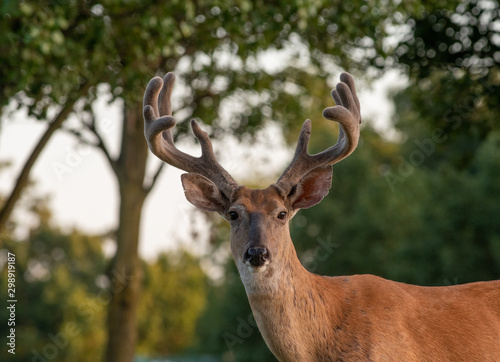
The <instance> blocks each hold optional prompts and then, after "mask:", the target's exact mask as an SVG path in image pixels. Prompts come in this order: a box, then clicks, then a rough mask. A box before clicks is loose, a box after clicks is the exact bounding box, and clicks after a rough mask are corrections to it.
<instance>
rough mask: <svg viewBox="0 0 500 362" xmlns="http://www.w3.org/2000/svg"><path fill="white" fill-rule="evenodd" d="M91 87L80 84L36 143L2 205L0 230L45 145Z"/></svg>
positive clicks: (86, 84)
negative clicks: (72, 96)
mask: <svg viewBox="0 0 500 362" xmlns="http://www.w3.org/2000/svg"><path fill="white" fill-rule="evenodd" d="M89 88H90V84H89V83H88V82H86V83H84V84H81V85H80V87H79V89H78V90H77V92H76V93H77V96H76V97H75V98H72V99H68V100H67V102H66V103H65V104H64V106H63V107H62V109H61V110H60V111H59V113H58V114H57V115H56V116H55V117H54V119H53V120H52V122H51V123H50V124H49V127H48V128H47V130H46V131H45V133H44V134H43V135H42V137H41V138H40V140H39V141H38V143H37V144H36V146H35V148H34V149H33V151H32V152H31V154H30V156H29V157H28V159H27V160H26V162H25V164H24V166H23V168H22V170H21V172H20V173H19V176H18V177H17V180H16V183H15V185H14V188H13V189H12V191H11V193H10V195H9V196H8V198H7V200H6V201H5V204H4V205H3V206H2V209H1V210H0V230H1V229H3V228H4V227H5V225H6V223H7V220H8V219H9V217H10V215H11V214H12V210H13V209H14V205H15V204H16V202H17V201H18V200H19V198H20V197H21V193H22V191H23V189H24V188H25V187H26V185H27V184H28V181H29V174H30V172H31V169H32V168H33V165H34V164H35V162H36V160H37V159H38V156H40V154H41V153H42V151H43V149H44V147H45V146H46V145H47V143H48V142H49V140H50V138H51V137H52V135H53V134H54V132H55V131H56V130H57V129H59V128H60V127H61V125H62V123H63V122H64V121H65V120H66V118H67V117H68V116H69V114H70V113H71V112H72V111H73V107H74V105H75V103H76V101H77V100H78V99H79V98H80V96H82V95H83V94H85V93H87V92H88V90H89Z"/></svg>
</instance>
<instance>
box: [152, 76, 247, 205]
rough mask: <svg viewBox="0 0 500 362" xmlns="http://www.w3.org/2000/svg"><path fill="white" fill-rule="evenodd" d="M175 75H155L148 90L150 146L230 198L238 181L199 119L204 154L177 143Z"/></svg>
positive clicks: (197, 133) (195, 128) (196, 129)
mask: <svg viewBox="0 0 500 362" xmlns="http://www.w3.org/2000/svg"><path fill="white" fill-rule="evenodd" d="M174 83H175V75H174V74H173V73H167V74H166V75H165V77H164V78H163V79H161V78H160V77H154V78H153V79H151V80H150V81H149V83H148V86H147V87H146V91H145V92H144V110H143V113H144V135H145V136H146V140H147V142H148V146H149V149H150V150H151V152H153V153H154V154H155V155H156V156H157V157H158V158H160V159H161V160H163V161H165V162H166V163H168V164H170V165H172V166H174V167H177V168H179V169H181V170H184V171H186V172H192V173H197V174H200V175H202V176H205V177H206V178H208V179H209V180H210V181H212V182H213V183H214V184H215V185H216V186H217V187H219V189H220V190H221V192H222V193H223V194H224V196H225V197H226V198H227V199H229V198H230V197H231V193H232V190H234V188H235V187H237V186H238V184H237V183H236V181H234V179H233V178H232V177H231V175H229V173H228V172H227V171H226V170H225V169H224V168H223V167H222V166H221V165H220V164H219V162H218V161H217V159H216V157H215V153H214V150H213V148H212V142H211V141H210V138H209V137H208V134H207V133H206V132H204V131H203V130H202V129H201V128H200V126H199V125H198V123H197V122H196V121H195V120H192V121H191V128H192V130H193V133H194V135H195V136H196V138H197V139H198V140H199V141H200V145H201V151H202V154H201V156H200V157H193V156H190V155H188V154H186V153H184V152H182V151H180V150H179V149H178V148H177V147H175V144H174V139H173V136H172V128H173V127H174V126H175V125H176V123H177V122H176V121H175V118H174V117H172V104H171V96H172V90H173V88H174Z"/></svg>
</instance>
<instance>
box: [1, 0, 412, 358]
mask: <svg viewBox="0 0 500 362" xmlns="http://www.w3.org/2000/svg"><path fill="white" fill-rule="evenodd" d="M416 4H419V2H418V1H414V2H405V3H404V4H402V3H400V4H396V3H390V4H387V3H386V2H385V1H375V2H374V3H373V4H371V6H368V5H367V4H364V3H363V2H359V3H358V4H357V3H346V2H340V1H339V2H337V3H336V4H335V8H334V9H333V10H332V4H331V3H330V2H327V1H321V2H318V3H314V4H308V3H302V2H296V3H289V2H273V3H271V4H265V5H264V4H263V3H259V2H257V3H254V2H250V1H245V2H241V3H240V2H229V3H227V2H226V3H224V4H216V5H213V4H212V3H209V2H191V1H186V2H179V3H173V4H169V6H165V4H163V3H161V2H157V1H151V2H148V3H144V2H139V1H132V2H130V1H116V0H113V1H111V0H109V1H104V2H81V1H76V0H75V1H72V2H69V3H64V4H61V3H55V4H54V3H52V2H43V1H42V2H37V3H36V4H35V3H28V2H20V3H14V2H8V3H6V4H4V6H3V7H2V11H3V18H4V19H5V22H2V25H1V26H2V30H4V33H5V34H7V35H8V36H7V37H6V38H4V39H3V40H2V42H1V43H0V47H1V48H2V51H1V52H0V53H1V54H2V58H1V61H2V64H8V65H10V66H8V67H2V70H3V72H2V73H0V79H2V87H1V88H2V105H3V104H5V103H7V102H8V101H9V100H11V99H12V98H13V97H15V98H16V99H17V101H18V102H19V104H20V105H25V106H27V107H28V109H29V113H30V114H32V115H34V116H36V117H37V118H39V119H41V120H44V119H46V118H47V115H48V114H50V113H51V112H53V110H54V109H55V111H56V114H60V116H59V117H57V115H56V117H55V118H53V121H52V123H51V126H50V127H48V129H47V133H46V136H44V138H42V139H41V141H40V143H39V147H38V148H37V151H36V152H34V153H33V155H32V157H31V158H30V159H29V160H28V162H27V163H26V166H25V169H24V170H23V173H22V174H21V176H22V177H19V179H18V182H17V184H16V188H15V190H14V192H12V195H11V198H9V201H8V202H7V203H6V204H5V205H4V208H3V210H2V213H1V215H2V217H1V219H0V227H2V226H3V225H2V224H5V222H6V220H7V219H8V216H9V215H10V211H11V210H12V208H13V205H14V204H15V202H16V200H17V199H18V197H19V195H20V194H21V190H22V188H23V187H24V185H25V184H26V182H27V180H28V175H29V171H30V169H31V166H32V165H33V164H34V162H35V160H36V157H37V155H38V154H39V150H41V149H43V147H44V145H45V144H46V143H47V142H48V140H49V139H50V137H51V135H52V134H53V133H54V131H55V130H56V129H57V128H59V127H60V124H61V123H62V121H64V119H65V118H66V116H67V115H68V114H69V113H70V112H71V111H73V110H74V109H75V106H77V107H78V108H77V109H78V112H79V113H80V114H84V116H82V117H81V118H83V122H82V123H81V125H80V126H79V127H78V128H74V129H71V130H70V132H72V133H73V134H75V135H77V136H78V137H79V138H80V139H81V140H82V141H83V142H86V143H90V144H93V145H95V146H96V147H98V148H99V149H100V150H101V151H102V152H103V154H104V156H105V157H106V159H107V160H108V161H109V164H110V166H111V168H112V170H113V172H114V173H115V175H116V177H117V180H118V185H119V189H120V200H121V204H120V210H119V224H118V227H117V232H116V237H115V238H116V243H117V252H116V256H115V258H114V259H113V263H112V266H111V267H110V269H109V270H110V271H111V274H110V276H111V279H112V282H111V283H112V286H113V287H114V289H116V290H119V291H118V292H117V293H113V298H112V301H111V303H110V309H109V315H108V336H109V340H108V348H107V360H109V361H127V360H128V361H130V360H131V358H132V357H133V354H134V348H135V341H136V333H135V330H136V328H135V324H136V318H135V314H136V311H137V303H138V301H137V296H138V295H139V288H140V280H141V272H140V269H141V268H140V263H139V262H138V255H137V244H138V230H139V224H140V212H141V209H142V205H143V203H144V200H145V198H146V197H147V195H148V194H149V192H150V191H151V189H152V187H153V186H154V184H155V181H156V180H157V179H158V176H159V175H160V172H161V170H162V168H161V167H160V168H158V169H157V171H156V172H155V173H154V174H153V175H147V174H146V172H145V165H146V163H147V162H146V161H147V157H148V152H147V149H146V147H145V143H144V140H143V136H142V116H141V104H140V97H141V94H142V90H143V88H144V86H145V84H146V82H147V80H148V78H150V77H151V76H153V75H154V74H155V72H156V71H159V72H162V73H163V72H165V70H167V69H168V70H173V69H176V71H177V73H178V79H179V80H180V82H179V83H181V84H183V85H184V90H185V93H184V94H185V96H184V97H183V98H182V100H181V101H180V102H179V103H180V104H179V106H178V107H177V109H179V110H180V111H179V112H178V114H179V117H178V119H179V121H180V123H182V122H183V121H184V120H186V119H187V118H189V117H192V116H193V115H194V114H196V116H197V117H200V116H201V117H202V118H203V119H205V120H206V121H208V122H209V123H210V124H211V131H212V133H213V134H214V135H215V136H220V135H221V134H222V133H223V130H229V131H230V132H236V133H239V134H241V133H244V132H250V133H251V132H252V130H255V129H256V128H257V127H258V126H259V125H260V124H262V123H263V122H265V121H267V120H271V119H279V120H280V121H282V122H284V124H285V125H286V126H289V125H293V124H294V122H295V121H299V122H301V121H302V120H303V118H305V117H300V116H299V115H298V113H299V112H298V111H297V112H295V110H299V109H301V107H302V106H303V105H307V104H310V103H311V101H313V100H314V101H315V98H314V97H312V98H311V97H306V96H305V94H308V93H309V90H308V89H307V87H306V84H308V83H310V80H311V79H313V78H317V77H327V76H328V75H330V74H331V73H332V71H333V65H334V64H343V65H345V66H346V67H347V66H352V67H353V68H354V67H355V65H358V66H359V67H361V68H363V67H365V66H366V65H367V61H366V59H372V60H373V61H374V62H377V61H378V62H380V60H381V59H382V58H381V57H380V55H384V53H385V45H384V42H383V38H384V35H385V34H386V33H387V29H388V28H389V27H390V26H391V25H393V24H398V23H403V22H404V20H405V18H406V16H407V14H409V13H415V12H419V11H420V10H419V8H418V7H417V6H416ZM358 8H359V10H360V11H358V10H357V9H358ZM352 19H356V20H357V21H356V24H354V23H353V21H352ZM290 44H295V45H299V47H298V48H297V49H298V51H295V58H292V59H294V60H295V63H293V62H291V63H289V64H282V65H281V67H278V70H276V71H273V72H266V71H265V70H264V66H263V65H262V62H261V61H259V56H260V54H262V52H263V51H264V50H266V49H269V48H271V49H273V48H274V49H282V48H284V47H287V45H290ZM302 50H305V52H302ZM301 52H302V53H301ZM99 83H107V84H109V86H110V92H111V93H112V94H113V96H114V97H116V98H120V99H122V100H123V117H122V123H123V133H122V144H121V149H120V153H119V155H112V154H111V153H110V152H109V150H108V149H107V146H106V145H105V142H104V141H103V138H102V137H101V135H100V133H99V128H98V127H97V126H96V124H97V123H98V122H97V121H96V116H95V115H94V114H93V113H94V110H93V109H92V100H93V99H94V98H95V95H96V87H97V85H98V84H99ZM4 85H5V86H4ZM21 90H22V91H21ZM321 94H324V93H321ZM68 95H70V96H68ZM79 100H80V101H79ZM228 103H229V104H232V105H233V107H234V105H236V106H235V109H237V112H236V111H234V112H232V113H231V115H230V116H229V117H227V118H226V119H224V117H219V116H218V114H219V110H220V109H222V107H223V106H224V105H225V104H228ZM280 105H281V107H280ZM299 105H300V107H299ZM290 110H292V111H290ZM291 116H293V119H292V118H290V117H291ZM49 118H50V117H49ZM178 129H180V131H181V132H180V133H178V134H177V136H176V137H178V138H182V137H183V134H184V133H185V131H186V129H187V128H186V127H178ZM113 273H115V274H116V273H118V274H117V275H120V276H121V277H120V278H118V279H117V278H116V277H113V275H114V274H113ZM123 281H125V283H124V282H123ZM115 284H116V285H115Z"/></svg>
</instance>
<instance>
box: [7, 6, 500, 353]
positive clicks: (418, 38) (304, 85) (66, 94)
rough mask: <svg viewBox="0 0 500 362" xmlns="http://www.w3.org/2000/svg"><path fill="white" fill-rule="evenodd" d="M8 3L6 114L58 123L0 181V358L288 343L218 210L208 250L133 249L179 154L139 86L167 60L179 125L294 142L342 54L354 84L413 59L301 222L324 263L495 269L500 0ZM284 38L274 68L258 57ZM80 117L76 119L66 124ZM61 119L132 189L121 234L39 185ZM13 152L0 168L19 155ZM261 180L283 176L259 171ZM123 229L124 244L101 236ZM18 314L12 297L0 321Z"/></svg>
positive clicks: (409, 274)
mask: <svg viewBox="0 0 500 362" xmlns="http://www.w3.org/2000/svg"><path fill="white" fill-rule="evenodd" d="M0 11H1V19H2V20H1V22H0V34H2V35H0V65H1V66H0V83H1V86H0V100H1V106H2V107H3V108H2V123H4V122H7V121H8V119H9V117H10V114H11V112H13V111H12V109H13V108H19V109H25V110H27V112H28V115H30V116H32V117H36V118H37V119H38V120H39V121H40V122H45V123H46V124H47V128H46V129H47V131H46V132H45V133H44V135H43V137H45V138H43V137H42V138H41V139H40V141H39V142H38V143H37V144H38V146H39V149H35V151H34V152H33V153H32V158H31V159H29V160H28V161H26V164H25V165H24V167H23V170H22V173H20V177H19V179H18V180H17V181H16V183H15V184H16V187H15V188H13V190H12V192H6V193H5V194H4V195H1V196H0V201H2V202H3V206H2V210H1V214H0V229H1V234H0V268H2V269H3V271H2V278H1V279H0V300H1V301H2V302H1V303H2V305H4V304H5V303H6V300H7V299H8V297H7V278H6V275H7V272H6V270H7V253H8V252H11V253H14V254H15V255H16V273H17V274H16V276H17V278H16V296H17V299H18V300H19V303H18V304H17V309H16V336H17V339H16V343H17V344H16V346H17V348H16V354H15V355H11V354H8V353H7V349H6V348H5V345H6V343H4V342H6V341H2V344H1V345H2V349H1V355H0V359H1V360H7V361H52V360H54V361H99V360H107V361H132V360H133V359H135V360H136V361H152V360H155V361H156V360H158V361H163V360H165V361H166V360H173V361H272V360H274V358H273V356H272V355H271V353H270V352H269V350H268V349H267V347H266V345H265V343H264V342H263V340H262V337H261V336H260V333H259V331H258V329H257V328H256V326H255V323H254V320H253V317H252V315H251V311H250V307H249V305H248V302H247V299H246V295H245V292H244V289H243V286H242V284H241V282H240V280H239V276H238V273H237V270H236V268H235V266H234V263H233V260H232V259H231V258H230V255H229V253H228V249H229V245H228V226H227V224H226V223H225V222H223V220H221V219H220V218H219V217H218V216H216V215H209V216H201V215H200V214H196V216H194V220H196V218H204V219H206V220H205V222H208V223H209V224H210V225H211V227H210V233H211V234H210V236H209V237H206V235H204V236H200V235H199V234H197V233H196V232H194V231H193V233H192V237H193V239H197V238H199V239H200V240H206V239H209V240H210V242H209V244H208V245H206V246H204V250H205V249H206V251H205V252H204V253H199V252H194V251H193V250H189V249H185V248H180V249H179V250H173V251H169V252H165V253H162V254H161V255H158V257H157V258H156V259H155V260H142V259H141V258H140V256H139V254H138V241H139V228H140V221H141V210H142V206H143V203H144V201H145V200H146V198H147V196H148V194H149V193H150V191H151V190H152V189H153V187H154V186H155V184H156V180H157V179H158V176H159V175H160V174H161V173H162V172H164V171H163V169H164V168H165V167H163V166H162V167H158V168H157V169H156V170H153V171H152V172H151V171H150V170H149V171H148V170H147V169H146V163H147V159H148V157H152V156H148V151H147V148H146V144H145V141H144V137H143V135H142V127H143V125H142V116H141V108H142V94H143V91H144V88H145V86H146V84H147V82H148V81H149V79H150V78H151V77H153V76H154V75H155V74H161V75H162V74H164V73H165V72H166V71H175V73H176V75H177V78H178V84H179V85H178V89H179V90H178V92H179V93H180V94H181V97H180V99H179V100H178V104H177V109H178V110H177V113H174V115H176V118H177V120H178V122H179V125H178V126H177V129H176V132H177V133H176V135H175V137H176V140H182V139H184V138H186V137H192V136H191V135H190V134H189V132H187V131H188V127H187V123H185V122H186V121H188V120H189V119H190V118H193V117H195V118H200V119H202V120H203V121H204V122H205V124H208V125H210V129H209V130H210V134H211V137H212V138H214V139H220V140H221V142H222V141H223V140H224V139H225V137H228V136H236V137H238V139H240V140H244V141H245V142H247V143H248V142H250V143H251V142H253V141H255V135H256V134H257V133H258V132H259V130H261V129H263V128H265V127H266V126H268V125H269V124H276V125H278V126H279V130H280V132H282V133H283V136H284V138H285V139H286V140H287V141H288V142H289V143H290V145H292V146H293V143H294V141H295V139H296V137H297V134H298V130H299V128H300V126H301V124H302V122H303V121H304V119H306V118H308V117H312V116H313V115H319V112H321V110H322V109H323V108H325V107H327V106H331V105H332V100H331V98H330V96H329V91H330V89H331V87H332V86H334V84H335V83H336V81H337V79H338V75H339V72H340V70H348V71H349V72H351V73H352V74H353V75H354V76H355V78H356V79H357V80H358V81H359V84H370V83H371V82H374V81H375V80H376V79H378V78H380V77H383V75H384V74H387V73H388V72H391V71H397V72H399V73H397V74H399V75H400V77H401V78H404V79H405V82H404V84H405V86H404V87H402V88H401V87H400V88H398V89H394V91H393V92H392V95H391V101H392V102H393V104H394V114H393V115H392V117H391V124H390V127H389V128H390V132H387V133H384V132H381V131H380V129H377V128H376V127H374V125H373V122H372V121H371V120H370V119H364V125H363V128H362V132H361V141H360V144H359V146H358V148H357V150H356V151H355V152H354V153H353V154H352V155H351V156H350V157H349V158H348V159H347V160H346V161H344V162H341V163H339V164H338V165H335V166H334V175H333V187H332V190H331V191H330V194H329V196H328V197H326V198H325V199H324V200H323V201H322V203H321V204H320V205H318V206H317V207H314V208H312V209H309V210H303V211H301V212H300V213H299V214H298V215H297V216H296V217H295V218H294V220H293V221H292V225H291V229H292V230H291V232H292V239H293V240H294V242H295V245H296V248H297V251H298V254H299V257H300V259H301V261H302V262H303V264H304V265H305V266H306V267H307V268H308V269H309V270H311V271H313V272H315V273H318V274H325V275H344V274H361V273H371V274H376V275H379V276H382V277H385V278H389V279H392V280H397V281H401V282H406V283H415V284H421V285H452V284H459V283H466V282H472V281H478V280H490V279H498V278H500V203H499V200H500V127H499V125H498V120H499V119H500V102H499V100H500V72H499V64H500V8H499V4H498V2H497V1H487V0H485V1H478V0H470V1H451V0H442V1H433V2H422V1H404V2H402V1H401V2H398V1H395V2H392V1H385V0H373V1H361V0H355V1H352V2H345V1H343V2H341V1H322V0H317V1H313V0H311V1H272V2H263V1H232V0H228V1H203V0H200V1H189V0H187V1H168V2H159V1H154V0H151V1H138V0H137V1H134V0H127V1H125V0H123V1H114V0H109V1H97V2H96V1H90V0H88V1H85V0H78V1H76V0H75V1H57V0H56V1H36V2H33V1H8V0H6V1H3V2H2V3H1V5H0ZM270 50H271V51H272V52H275V53H271V54H277V55H276V59H277V60H276V65H275V66H274V68H272V69H270V68H269V65H268V64H264V63H263V61H262V56H263V55H264V54H267V55H268V57H267V58H266V59H269V51H270ZM279 54H281V55H279ZM283 54H285V56H284V57H282V55H283ZM278 55H279V56H278ZM280 59H286V61H281V60H280ZM100 84H107V85H108V88H107V89H108V91H109V94H110V95H111V97H112V99H114V100H120V102H121V103H120V104H121V105H122V106H121V107H122V109H123V112H122V116H121V122H122V124H123V127H122V128H123V131H122V134H121V135H119V137H120V140H121V146H120V151H119V154H118V155H113V154H112V152H110V151H109V149H108V148H107V146H106V143H105V140H103V138H102V134H101V133H100V131H99V127H98V125H97V124H98V120H97V118H98V116H97V115H96V110H95V107H94V104H95V102H96V99H97V98H98V91H97V88H98V86H99V85H100ZM176 89H177V88H176ZM13 104H14V107H13V106H12V105H13ZM362 110H363V104H362ZM71 114H76V115H78V120H79V121H78V122H72V123H71V124H70V125H67V124H66V123H67V122H65V120H66V119H67V118H68V117H69V115H71ZM223 115H225V116H223ZM325 124H326V122H316V121H315V122H314V130H313V137H312V144H311V149H312V150H311V152H313V151H319V150H322V149H324V148H326V147H329V146H330V145H331V144H332V143H333V142H334V140H335V139H336V136H335V135H334V132H332V131H331V130H329V129H327V127H326V126H325ZM0 132H2V128H0ZM57 132H66V133H68V134H71V135H73V136H74V137H76V138H77V139H78V140H79V142H81V143H84V144H89V145H91V146H92V147H95V148H96V149H98V150H99V151H100V152H101V153H102V156H103V157H104V158H105V159H106V160H107V162H108V163H109V166H110V169H111V170H112V173H113V174H114V176H115V177H116V181H117V187H118V189H119V195H120V205H119V210H117V213H118V214H119V221H118V224H117V225H116V228H115V229H113V230H112V231H110V232H109V233H106V234H99V235H88V234H87V233H85V232H84V231H82V230H78V229H73V230H67V229H65V228H62V227H60V226H59V225H57V222H56V221H55V220H54V218H53V217H52V216H51V214H52V210H50V197H47V196H46V195H39V194H38V193H37V192H36V188H35V185H36V182H37V180H36V179H32V178H30V177H29V175H30V171H31V168H32V166H33V164H34V163H35V161H36V159H37V157H38V155H39V154H40V152H41V151H42V150H43V148H44V147H45V145H46V144H48V143H49V141H50V138H51V137H52V135H53V134H55V133H57ZM26 147H32V146H26ZM37 152H38V154H37ZM0 156H1V155H0ZM269 157H272V155H269ZM2 161H3V163H2V165H1V168H0V172H2V170H6V169H8V167H9V165H8V163H7V162H6V161H8V160H5V159H2ZM238 162H239V161H238ZM241 162H243V161H241ZM280 172H281V170H275V175H276V176H278V175H279V174H280ZM96 177H99V175H96ZM271 182H272V181H271ZM246 183H247V184H249V185H252V186H255V187H265V186H267V185H268V184H269V182H268V180H261V179H259V178H256V177H255V175H251V174H248V176H247V180H246ZM166 203H167V206H166V207H172V208H175V207H176V205H173V204H168V200H167V201H166ZM12 210H22V212H23V214H22V215H24V217H25V218H26V219H25V218H19V217H15V215H14V214H13V213H12ZM26 220H30V222H29V223H28V222H26ZM19 230H21V231H22V232H21V233H20V232H19ZM207 232H208V231H207ZM109 240H112V242H113V243H114V244H115V245H116V252H115V253H114V254H112V255H109V254H106V253H105V252H104V250H103V245H104V244H105V243H106V241H109ZM207 265H208V266H210V267H202V266H207ZM210 268H218V270H223V271H224V273H223V276H220V275H218V274H217V276H216V275H215V274H211V273H210V272H209V270H210ZM8 317H9V315H8V310H7V309H6V308H4V307H3V308H1V309H0V335H2V336H6V335H8V333H9V331H8V326H7V322H6V321H7V319H8ZM130 331H131V332H130ZM122 350H126V351H128V352H127V356H125V357H123V356H120V354H119V353H118V352H117V351H122ZM130 351H135V352H134V353H132V352H130ZM134 356H135V357H134Z"/></svg>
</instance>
